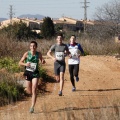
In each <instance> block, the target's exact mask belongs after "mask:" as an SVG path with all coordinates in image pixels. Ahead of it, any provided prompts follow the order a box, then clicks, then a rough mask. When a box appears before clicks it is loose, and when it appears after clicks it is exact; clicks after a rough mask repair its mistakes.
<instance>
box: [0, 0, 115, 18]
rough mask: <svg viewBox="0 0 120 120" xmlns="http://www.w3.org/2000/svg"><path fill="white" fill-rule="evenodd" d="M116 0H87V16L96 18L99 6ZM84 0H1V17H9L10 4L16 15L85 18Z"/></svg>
mask: <svg viewBox="0 0 120 120" xmlns="http://www.w3.org/2000/svg"><path fill="white" fill-rule="evenodd" d="M110 1H114V0H87V2H89V3H88V4H87V5H88V6H89V7H88V8H87V18H88V19H94V16H93V15H94V13H95V11H96V8H97V7H100V6H102V5H103V4H105V3H109V2H110ZM82 2H84V0H0V18H9V11H10V5H12V6H13V12H14V13H15V14H14V17H17V16H20V15H22V14H33V15H35V14H40V15H44V16H49V17H51V18H60V17H61V16H67V17H71V18H75V19H84V9H83V8H82V6H83V5H84V4H83V3H82Z"/></svg>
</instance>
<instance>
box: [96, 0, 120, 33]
mask: <svg viewBox="0 0 120 120" xmlns="http://www.w3.org/2000/svg"><path fill="white" fill-rule="evenodd" d="M95 17H96V19H97V20H98V21H99V22H101V24H102V25H103V26H105V27H102V28H103V29H104V30H105V31H107V32H109V34H112V35H115V34H118V33H120V1H118V0H114V1H111V2H109V3H106V4H104V5H103V6H102V7H99V8H97V11H96V13H95Z"/></svg>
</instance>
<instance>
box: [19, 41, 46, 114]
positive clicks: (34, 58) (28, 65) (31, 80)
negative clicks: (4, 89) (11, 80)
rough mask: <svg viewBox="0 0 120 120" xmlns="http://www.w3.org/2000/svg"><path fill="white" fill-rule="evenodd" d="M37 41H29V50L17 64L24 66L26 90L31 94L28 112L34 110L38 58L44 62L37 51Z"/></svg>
mask: <svg viewBox="0 0 120 120" xmlns="http://www.w3.org/2000/svg"><path fill="white" fill-rule="evenodd" d="M36 50H37V42H35V41H31V43H30V51H27V52H25V53H24V55H23V56H22V58H21V60H20V61H19V65H23V66H25V72H24V76H25V79H26V92H27V93H29V94H32V105H31V107H30V110H29V112H30V113H33V112H34V106H35V103H36V97H37V94H36V91H37V85H38V80H39V77H40V76H39V70H38V65H39V60H40V61H41V62H42V64H44V63H45V60H44V59H43V57H42V54H41V53H40V52H37V51H36Z"/></svg>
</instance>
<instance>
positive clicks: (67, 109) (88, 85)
mask: <svg viewBox="0 0 120 120" xmlns="http://www.w3.org/2000/svg"><path fill="white" fill-rule="evenodd" d="M46 61H47V64H46V65H45V66H44V67H45V68H46V69H47V70H48V72H49V73H50V74H51V75H53V61H52V60H51V59H46ZM66 61H67V60H66ZM79 76H80V81H79V82H78V83H76V88H77V91H76V92H72V91H71V89H72V85H71V83H70V80H69V73H68V67H67V68H66V73H65V85H64V90H63V96H61V97H60V96H58V91H59V83H48V84H47V91H49V92H50V94H48V95H45V96H38V98H37V103H36V106H35V113H34V114H30V113H29V112H28V110H29V106H30V103H31V101H30V100H26V101H22V102H19V103H17V104H16V105H10V106H7V107H5V108H4V109H3V110H0V120H33V119H34V120H105V119H107V120H114V119H116V120H117V119H120V61H119V60H117V59H116V58H114V57H112V56H85V57H81V64H80V74H79Z"/></svg>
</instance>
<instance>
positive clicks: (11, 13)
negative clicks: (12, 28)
mask: <svg viewBox="0 0 120 120" xmlns="http://www.w3.org/2000/svg"><path fill="white" fill-rule="evenodd" d="M9 10H10V11H9V18H10V24H12V18H13V15H14V13H13V6H12V5H10V8H9Z"/></svg>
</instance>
